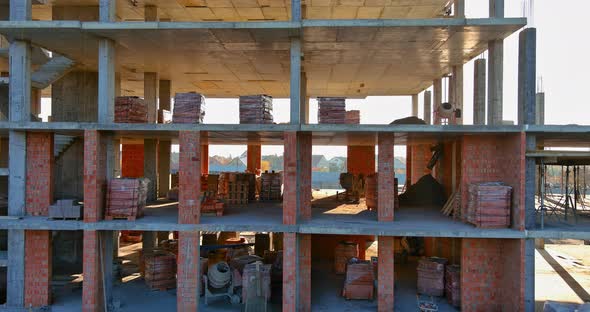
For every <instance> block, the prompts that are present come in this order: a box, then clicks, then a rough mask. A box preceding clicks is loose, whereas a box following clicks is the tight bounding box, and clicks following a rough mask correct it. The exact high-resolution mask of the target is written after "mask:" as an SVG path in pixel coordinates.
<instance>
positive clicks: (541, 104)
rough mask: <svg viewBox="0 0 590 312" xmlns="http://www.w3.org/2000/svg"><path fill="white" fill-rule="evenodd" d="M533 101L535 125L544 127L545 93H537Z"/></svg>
mask: <svg viewBox="0 0 590 312" xmlns="http://www.w3.org/2000/svg"><path fill="white" fill-rule="evenodd" d="M535 100H536V102H537V105H536V106H537V110H536V114H535V115H536V116H537V125H544V124H545V92H539V93H537V95H536V96H535Z"/></svg>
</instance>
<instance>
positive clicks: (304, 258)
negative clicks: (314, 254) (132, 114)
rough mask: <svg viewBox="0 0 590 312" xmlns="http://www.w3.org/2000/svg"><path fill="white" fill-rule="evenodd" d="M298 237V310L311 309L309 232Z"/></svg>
mask: <svg viewBox="0 0 590 312" xmlns="http://www.w3.org/2000/svg"><path fill="white" fill-rule="evenodd" d="M298 238H299V276H298V278H299V295H298V297H299V311H311V234H298Z"/></svg>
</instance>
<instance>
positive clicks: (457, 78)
mask: <svg viewBox="0 0 590 312" xmlns="http://www.w3.org/2000/svg"><path fill="white" fill-rule="evenodd" d="M453 96H454V99H453V105H454V107H455V109H460V110H461V117H460V118H456V119H455V122H456V124H458V125H462V124H463V112H464V110H463V65H457V66H454V67H453Z"/></svg>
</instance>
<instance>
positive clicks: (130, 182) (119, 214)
mask: <svg viewBox="0 0 590 312" xmlns="http://www.w3.org/2000/svg"><path fill="white" fill-rule="evenodd" d="M148 183H149V180H148V179H144V178H142V179H127V178H124V179H112V180H111V181H110V182H109V187H108V191H107V206H106V211H105V219H106V220H112V219H117V218H124V219H127V220H130V221H133V220H135V219H136V218H138V217H141V216H143V208H144V207H145V204H146V199H147V187H148Z"/></svg>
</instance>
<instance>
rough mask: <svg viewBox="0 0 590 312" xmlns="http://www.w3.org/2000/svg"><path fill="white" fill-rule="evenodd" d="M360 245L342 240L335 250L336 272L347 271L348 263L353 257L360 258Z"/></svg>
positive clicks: (342, 272)
mask: <svg viewBox="0 0 590 312" xmlns="http://www.w3.org/2000/svg"><path fill="white" fill-rule="evenodd" d="M358 256H359V245H358V244H357V243H355V242H340V243H338V245H336V249H335V250H334V271H335V272H336V274H344V273H346V264H347V263H348V261H349V260H350V259H352V258H358Z"/></svg>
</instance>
